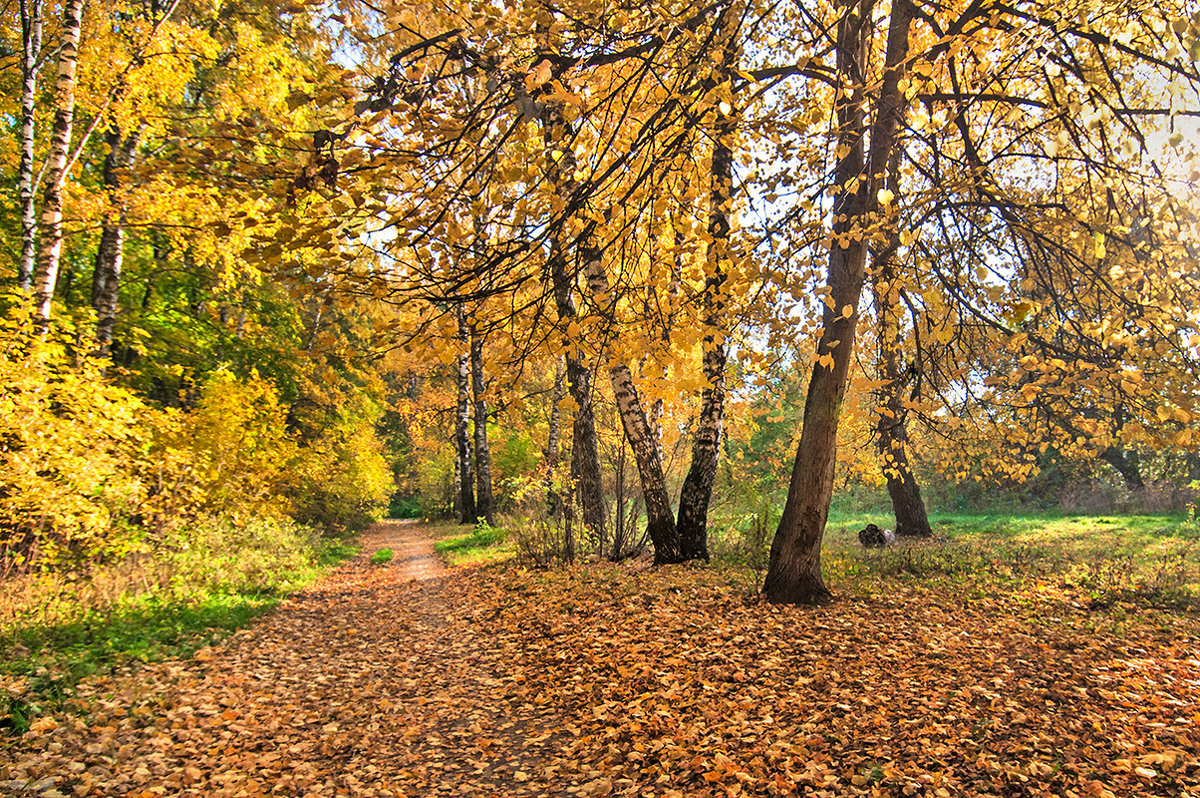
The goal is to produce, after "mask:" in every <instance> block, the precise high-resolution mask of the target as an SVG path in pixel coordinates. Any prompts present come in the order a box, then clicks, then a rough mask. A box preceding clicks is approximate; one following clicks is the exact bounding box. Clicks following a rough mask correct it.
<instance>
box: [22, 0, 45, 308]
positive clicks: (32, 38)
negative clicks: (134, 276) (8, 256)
mask: <svg viewBox="0 0 1200 798" xmlns="http://www.w3.org/2000/svg"><path fill="white" fill-rule="evenodd" d="M41 57H42V0H21V162H20V166H19V167H18V168H17V196H18V198H19V200H20V203H21V259H20V260H19V261H18V262H17V287H18V288H20V289H21V290H22V291H28V290H29V288H30V286H31V285H33V270H34V268H35V265H36V261H37V208H36V205H35V201H34V195H35V192H34V186H33V145H34V103H35V101H36V100H37V73H38V67H39V66H40V64H39V62H40V60H41Z"/></svg>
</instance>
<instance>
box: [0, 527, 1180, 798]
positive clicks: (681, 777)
mask: <svg viewBox="0 0 1200 798" xmlns="http://www.w3.org/2000/svg"><path fill="white" fill-rule="evenodd" d="M363 543H364V548H363V551H362V554H361V555H360V556H358V557H357V558H355V559H354V560H352V561H350V562H348V563H346V564H345V565H343V566H342V567H341V568H339V569H337V570H336V571H335V572H334V573H332V574H330V575H329V576H328V577H326V578H325V579H323V580H321V581H320V582H319V583H317V584H315V585H313V586H312V587H311V588H309V589H308V590H305V591H304V592H302V593H300V594H298V595H297V596H295V597H293V598H292V599H290V600H288V601H286V602H284V603H283V604H282V605H281V606H280V607H279V608H278V609H277V610H276V611H275V612H273V613H271V614H270V615H267V616H264V617H262V618H260V619H258V620H257V621H255V622H254V623H253V624H251V625H250V626H249V627H247V628H245V629H243V630H242V631H240V632H238V633H237V634H235V635H233V636H232V637H230V638H228V639H226V640H225V641H224V642H223V643H222V644H220V645H218V646H215V647H213V648H211V649H205V650H202V651H201V652H199V653H198V654H197V656H196V657H195V658H193V659H191V660H188V661H186V662H173V663H160V664H157V665H151V666H146V667H142V668H138V669H135V670H131V671H129V672H127V673H124V674H120V675H117V676H111V677H106V678H104V679H95V680H89V681H85V682H84V683H82V684H81V685H80V699H79V701H78V702H77V703H76V705H75V707H74V709H73V710H72V714H70V715H69V716H66V717H63V716H57V717H54V718H51V717H43V718H41V719H39V720H37V721H35V723H34V724H33V729H32V730H31V731H30V732H29V733H27V734H26V735H25V737H23V738H22V739H20V740H19V741H16V744H14V745H12V746H10V747H7V748H6V747H3V746H0V794H8V793H6V792H5V789H6V788H7V789H8V790H9V792H12V791H13V790H14V789H15V788H13V787H12V784H13V783H14V782H15V781H18V782H21V784H26V783H29V784H32V785H35V786H36V787H37V790H29V789H25V790H23V791H22V792H21V793H19V794H20V795H22V796H25V795H35V794H38V793H39V792H40V794H41V795H42V796H44V797H45V798H58V796H62V795H79V796H139V797H144V798H153V796H157V795H187V796H228V797H229V798H234V797H236V796H269V795H273V796H288V798H292V797H293V796H299V797H302V798H316V797H317V796H321V797H322V798H325V797H326V796H329V797H330V798H332V797H333V796H414V797H415V796H448V795H462V796H497V795H499V796H510V795H527V796H532V795H547V796H564V795H571V796H573V798H603V796H622V798H633V796H638V797H639V798H717V797H718V796H720V797H721V798H727V797H728V796H732V795H758V796H783V795H809V796H827V797H828V798H841V796H852V795H866V796H870V795H880V796H901V795H903V796H926V798H950V796H958V795H963V796H973V795H987V796H1012V797H1013V798H1016V796H1022V797H1028V798H1033V796H1047V795H1078V796H1100V797H1101V798H1103V796H1111V797H1112V798H1115V796H1124V795H1138V796H1143V795H1145V796H1149V795H1155V796H1173V797H1174V798H1178V796H1200V755H1198V754H1197V752H1200V661H1198V660H1197V659H1196V651H1197V650H1200V618H1198V617H1196V616H1194V615H1184V614H1175V613H1172V614H1165V613H1164V614H1160V613H1158V612H1150V611H1140V610H1137V608H1135V607H1134V606H1133V605H1129V606H1128V607H1123V606H1117V607H1114V608H1113V610H1112V612H1111V613H1109V612H1106V611H1104V610H1102V609H1097V608H1092V607H1089V606H1088V605H1087V604H1085V603H1084V600H1086V599H1085V597H1084V596H1082V595H1080V594H1079V593H1077V592H1076V591H1075V590H1073V589H1070V588H1066V587H1062V586H1058V585H1056V584H1052V583H1049V582H1036V583H1035V582H1024V583H1021V584H1019V585H1017V586H1016V587H1007V588H1006V587H1005V586H1004V583H1003V582H1002V581H1000V580H999V579H998V578H997V577H995V576H992V577H990V578H989V579H987V580H985V581H971V580H963V581H961V582H960V581H958V580H957V579H955V580H937V581H933V580H930V581H923V582H920V583H915V582H914V581H912V580H905V581H900V580H890V581H887V582H883V583H876V584H877V585H878V586H880V589H881V591H884V592H881V593H880V594H879V595H859V596H853V595H843V597H842V598H841V600H840V601H838V602H837V603H836V604H834V605H832V606H830V607H827V608H823V609H821V610H812V609H807V608H792V607H771V606H766V605H763V604H761V603H759V602H758V601H756V600H755V599H754V594H753V593H751V592H748V591H747V589H746V584H745V583H744V582H741V583H737V582H729V581H727V578H728V577H729V576H733V577H734V578H738V574H742V575H743V576H744V574H745V572H741V571H733V572H726V571H722V570H720V569H718V568H714V567H709V568H660V569H637V568H635V567H633V566H630V565H629V564H621V565H613V564H611V563H592V564H588V565H580V566H575V567H569V568H558V569H549V570H533V569H524V568H521V567H517V566H513V565H497V566H492V567H478V568H463V569H443V568H442V567H441V566H440V564H439V563H438V562H437V561H436V560H435V559H434V558H433V556H432V551H431V549H432V544H431V543H430V541H428V540H427V539H425V532H424V530H423V528H422V527H420V526H419V525H416V524H403V523H388V524H381V525H379V526H376V527H375V528H374V529H372V530H371V531H370V532H369V533H368V534H367V535H366V536H364V539H363ZM380 547H387V548H391V549H393V550H394V551H396V552H397V553H398V557H397V558H396V559H394V560H393V561H392V562H391V563H389V564H387V565H384V566H372V565H371V564H370V563H369V558H370V555H371V554H372V553H374V551H375V550H377V549H378V548H380ZM756 581H757V580H756ZM49 785H52V787H50V786H49Z"/></svg>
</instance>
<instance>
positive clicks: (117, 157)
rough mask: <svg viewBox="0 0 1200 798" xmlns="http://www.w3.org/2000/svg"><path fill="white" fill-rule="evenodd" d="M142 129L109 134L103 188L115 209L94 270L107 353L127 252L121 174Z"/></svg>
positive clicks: (100, 337)
mask: <svg viewBox="0 0 1200 798" xmlns="http://www.w3.org/2000/svg"><path fill="white" fill-rule="evenodd" d="M140 135H141V131H138V132H137V133H134V134H132V135H130V136H128V137H122V135H121V131H120V130H119V129H117V128H113V130H112V131H110V132H109V135H108V145H109V151H108V157H107V158H105V159H104V174H103V180H104V188H105V192H106V193H107V194H108V199H109V204H110V205H111V206H112V210H111V211H110V212H109V213H108V214H107V215H106V216H105V217H104V224H103V228H102V230H101V233H100V245H99V247H97V249H96V266H95V269H94V270H93V271H92V307H93V308H95V309H96V343H97V344H98V345H99V348H100V352H101V354H107V352H108V349H109V345H110V344H111V343H112V332H113V326H114V324H115V323H116V319H117V304H118V302H117V300H118V297H119V296H120V289H121V267H122V264H123V261H124V255H125V201H124V199H123V198H122V196H121V178H122V176H123V174H124V172H125V170H127V169H128V168H129V164H130V163H131V162H132V161H133V153H134V151H135V150H136V149H137V142H138V139H139V138H140Z"/></svg>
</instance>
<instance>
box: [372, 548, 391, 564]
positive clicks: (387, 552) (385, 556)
mask: <svg viewBox="0 0 1200 798" xmlns="http://www.w3.org/2000/svg"><path fill="white" fill-rule="evenodd" d="M395 556H396V553H395V552H394V551H392V550H391V549H380V550H379V551H377V552H375V553H374V554H372V555H371V565H383V564H384V563H388V562H391V561H392V558H393V557H395Z"/></svg>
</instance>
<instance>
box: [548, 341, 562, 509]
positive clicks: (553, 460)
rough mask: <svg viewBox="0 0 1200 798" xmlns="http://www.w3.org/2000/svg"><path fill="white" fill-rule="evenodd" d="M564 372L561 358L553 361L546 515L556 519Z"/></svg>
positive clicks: (558, 505) (558, 506)
mask: <svg viewBox="0 0 1200 798" xmlns="http://www.w3.org/2000/svg"><path fill="white" fill-rule="evenodd" d="M566 376H567V375H566V370H565V369H564V368H563V362H562V358H558V359H556V360H555V361H554V388H553V389H552V390H551V393H550V419H549V422H548V423H547V427H548V431H547V435H546V456H545V462H546V513H547V515H549V516H550V518H558V517H559V516H560V515H561V514H562V497H561V496H560V495H559V494H558V490H557V489H556V486H555V478H556V476H557V473H556V472H557V471H558V437H559V427H560V426H561V424H562V408H561V407H560V405H561V403H562V399H563V396H564V395H565V394H566V391H567V380H566Z"/></svg>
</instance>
